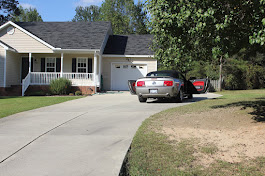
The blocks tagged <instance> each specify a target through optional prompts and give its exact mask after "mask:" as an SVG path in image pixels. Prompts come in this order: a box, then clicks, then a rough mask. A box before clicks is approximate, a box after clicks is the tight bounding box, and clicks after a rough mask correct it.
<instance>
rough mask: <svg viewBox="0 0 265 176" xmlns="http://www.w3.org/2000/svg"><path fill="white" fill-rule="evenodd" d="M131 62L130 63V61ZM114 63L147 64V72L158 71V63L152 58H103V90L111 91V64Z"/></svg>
mask: <svg viewBox="0 0 265 176" xmlns="http://www.w3.org/2000/svg"><path fill="white" fill-rule="evenodd" d="M128 60H129V61H128ZM112 62H130V63H132V64H147V72H151V71H156V70H157V61H156V60H155V59H153V58H150V57H142V58H138V57H135V58H133V57H132V58H113V57H103V59H102V76H103V89H104V90H110V89H111V63H112Z"/></svg>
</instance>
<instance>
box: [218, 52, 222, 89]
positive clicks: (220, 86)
mask: <svg viewBox="0 0 265 176" xmlns="http://www.w3.org/2000/svg"><path fill="white" fill-rule="evenodd" d="M222 72H223V56H221V58H220V73H219V74H220V75H219V91H222V78H223V77H222Z"/></svg>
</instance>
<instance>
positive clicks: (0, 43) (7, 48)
mask: <svg viewBox="0 0 265 176" xmlns="http://www.w3.org/2000/svg"><path fill="white" fill-rule="evenodd" d="M0 46H2V47H3V48H4V49H5V50H8V51H13V52H17V51H16V50H14V49H12V48H9V47H8V46H6V45H5V44H3V43H2V42H0Z"/></svg>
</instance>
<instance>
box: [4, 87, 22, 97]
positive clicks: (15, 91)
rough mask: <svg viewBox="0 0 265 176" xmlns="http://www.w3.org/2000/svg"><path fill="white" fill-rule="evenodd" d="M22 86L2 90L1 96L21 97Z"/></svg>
mask: <svg viewBox="0 0 265 176" xmlns="http://www.w3.org/2000/svg"><path fill="white" fill-rule="evenodd" d="M21 91H22V86H20V85H12V86H11V87H6V88H2V89H1V90H0V96H21Z"/></svg>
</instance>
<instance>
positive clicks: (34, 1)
mask: <svg viewBox="0 0 265 176" xmlns="http://www.w3.org/2000/svg"><path fill="white" fill-rule="evenodd" d="M102 1H103V0H18V2H19V5H21V6H22V7H24V8H29V7H33V8H36V9H37V11H38V12H39V14H40V15H41V17H42V19H43V21H46V22H49V21H71V20H72V19H73V18H74V16H75V8H76V7H77V6H89V5H98V6H100V5H101V4H102Z"/></svg>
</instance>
